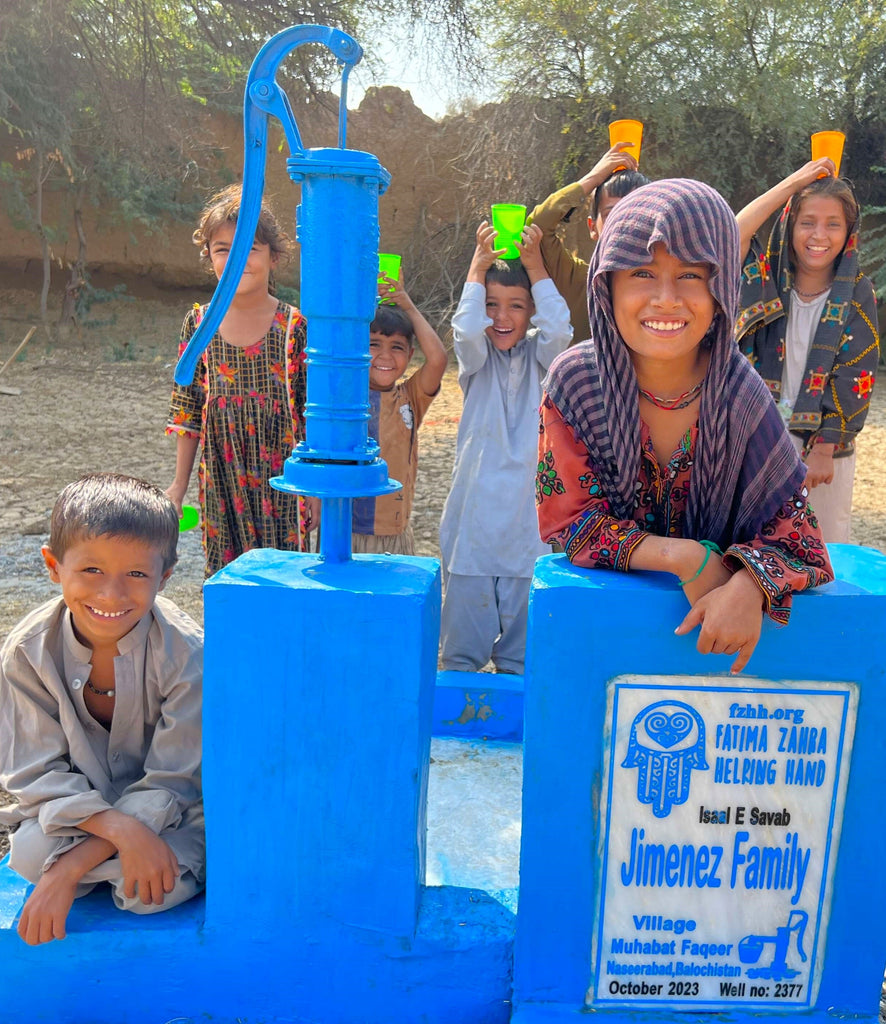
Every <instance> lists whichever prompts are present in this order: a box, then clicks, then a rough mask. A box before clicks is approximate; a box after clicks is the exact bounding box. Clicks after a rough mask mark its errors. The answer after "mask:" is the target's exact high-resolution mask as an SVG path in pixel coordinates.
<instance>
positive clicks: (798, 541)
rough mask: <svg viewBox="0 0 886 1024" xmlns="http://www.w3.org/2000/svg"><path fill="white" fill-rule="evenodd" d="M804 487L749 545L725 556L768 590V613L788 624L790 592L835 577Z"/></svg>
mask: <svg viewBox="0 0 886 1024" xmlns="http://www.w3.org/2000/svg"><path fill="white" fill-rule="evenodd" d="M807 498H808V491H807V490H806V488H805V487H803V488H802V489H801V490H800V491H799V492H798V493H797V494H795V495H794V496H793V497H792V498H791V499H790V500H789V501H787V502H785V504H784V505H783V506H782V507H781V508H780V509H779V511H778V512H777V513H776V515H775V517H774V518H773V519H771V520H770V521H769V522H768V523H766V524H765V525H764V526H763V528H762V529H761V530H760V535H759V536H758V537H755V538H754V539H753V540H752V541H750V543H748V544H733V545H731V546H730V547H729V548H728V549H727V551H726V554H725V555H724V558H723V561H724V564H725V565H726V566H727V568H730V569H736V570H737V569H739V568H745V569H747V570H748V572H749V573H750V574H751V576H752V577H753V578H754V581H755V583H756V584H757V586H758V587H759V588H760V589H761V590H762V591H763V595H764V597H765V599H766V611H767V612H768V614H769V615H770V617H771V618H772V619H774V620H775V621H776V622H778V623H780V624H782V625H784V624H785V623H787V621H788V618H789V616H790V611H791V594H792V593H794V592H795V591H800V590H808V589H809V588H810V587H817V586H819V585H820V584H822V583H830V581H831V580H832V579H833V578H834V571H833V569H832V568H831V560H830V557H829V556H828V550H827V548H826V547H825V544H824V541H823V540H822V537H821V530H820V529H819V527H818V520H817V519H816V518H815V513H814V512H813V510H812V509H810V507H809V504H808V501H807Z"/></svg>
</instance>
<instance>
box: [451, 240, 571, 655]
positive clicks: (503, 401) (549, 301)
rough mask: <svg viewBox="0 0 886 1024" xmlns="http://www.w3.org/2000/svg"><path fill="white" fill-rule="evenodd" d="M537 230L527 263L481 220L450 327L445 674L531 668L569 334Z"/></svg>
mask: <svg viewBox="0 0 886 1024" xmlns="http://www.w3.org/2000/svg"><path fill="white" fill-rule="evenodd" d="M541 234H542V233H541V229H540V228H538V227H537V226H535V225H532V226H529V227H527V228H526V229H525V230H524V232H523V241H522V244H520V243H518V248H519V250H520V260H519V261H517V260H508V261H505V260H500V259H497V258H496V257H497V256H499V255H500V251H496V250H494V249H493V247H492V243H493V238H494V236H495V231H494V229H493V228H492V227H490V226H489V224H487V223H486V222H485V221H484V222H483V223H482V224H481V225H480V227H479V228H478V229H477V247H476V249H475V250H474V256H473V258H472V260H471V265H470V267H469V269H468V277H467V281H466V283H465V286H464V289H463V291H462V295H461V299H460V301H459V304H458V309H457V310H456V312H455V316H454V317H453V320H452V330H453V336H454V340H455V354H456V356H457V357H458V382H459V385H460V386H461V389H462V391H463V392H464V408H463V410H462V417H461V421H460V423H459V427H458V441H457V444H456V454H455V466H454V468H453V471H452V488H451V490H450V492H449V496H448V498H447V499H446V505H445V507H444V509H443V519H442V521H441V523H440V548H441V550H442V553H443V567H444V582H445V588H446V593H445V596H444V599H443V611H442V616H441V634H442V641H443V651H442V653H443V667H444V668H445V669H452V670H461V671H476V670H477V669H480V668H482V667H483V666H484V665H485V664H486V662H487V661H488V660H489V659H490V658H492V661H493V662H494V664H495V666H496V668H497V669H498V670H499V671H502V672H516V673H520V672H522V671H523V664H524V657H525V648H526V610H527V602H528V598H529V583H530V580H531V577H532V570H533V566H534V565H535V559H536V558H537V557H538V556H539V555H544V554H548V553H549V552H550V548H549V547H548V546H547V545H545V544H543V543H542V542H541V541H540V540H539V536H538V520H537V517H536V512H535V472H536V467H537V465H538V453H537V447H538V407H539V403H540V401H541V381H542V378H543V377H544V375H545V373H546V372H547V369H548V367H549V366H550V365H551V362H552V361H553V359H554V357H555V356H557V355H559V353H560V352H562V351H563V350H564V349H565V348H566V346H567V345H568V344H569V341H570V339H571V337H572V330H571V328H570V326H569V310H568V309H567V306H566V303H565V302H564V301H563V299H562V298H561V297H560V295H559V294H558V293H557V289H556V288H555V287H554V283H553V281H551V279H550V277H549V276H548V273H547V271H546V270H545V265H544V262H543V260H542V257H541V253H540V251H539V243H540V240H541Z"/></svg>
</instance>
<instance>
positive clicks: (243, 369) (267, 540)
mask: <svg viewBox="0 0 886 1024" xmlns="http://www.w3.org/2000/svg"><path fill="white" fill-rule="evenodd" d="M205 308H206V307H205V306H196V307H195V308H194V309H193V310H191V312H189V313H188V315H187V316H186V317H185V321H184V324H183V325H182V333H181V344H180V346H179V354H181V352H182V351H184V348H185V346H186V345H187V343H188V341H189V340H190V338H191V336H192V335H193V334H194V332H195V331H196V329H197V325H198V324H199V323H200V320H201V318H202V316H203V313H204V312H205ZM305 342H306V334H305V320H304V317H303V316H302V315H301V313H299V311H298V310H297V309H295V308H294V307H292V306H289V305H287V304H286V303H285V302H281V303H279V304H278V306H277V312H276V314H275V316H274V322H273V324H272V325H271V329H270V330H269V331H268V333H267V334H266V335H265V337H264V338H263V339H262V340H261V341H259V342H257V343H256V344H254V345H250V346H249V347H247V348H241V347H238V346H236V345H231V344H229V343H228V342H226V341H225V340H224V339H223V338H222V337H221V335H220V334H216V335H215V337H214V338H213V339H212V341H211V342H210V343H209V346H208V348H207V349H206V352H205V353H204V355H203V359H202V360H201V361H200V363H199V364H198V367H197V372H196V374H195V376H194V382H193V383H192V384H191V385H189V386H188V387H182V386H180V385H178V384H176V385H175V386H174V387H173V391H172V400H171V402H170V408H169V421H168V424H167V427H166V432H167V434H186V435H189V436H192V437H199V438H200V445H201V458H200V505H201V508H202V509H203V546H204V550H205V552H206V575H207V576H210V575H212V573H214V572H217V571H218V570H219V569H220V568H221V567H222V566H223V565H225V564H226V563H227V562H230V561H232V560H233V559H234V558H236V557H237V556H238V555H240V554H242V553H243V552H244V551H248V550H250V549H251V548H258V547H270V548H279V549H281V550H286V551H299V550H303V548H304V530H303V527H302V524H301V517H300V514H299V501H298V499H297V498H296V497H295V496H294V495H290V494H286V493H284V492H281V491H276V490H274V489H273V488H272V487H271V486H270V484H269V483H268V481H269V479H270V478H271V477H273V476H279V475H280V474H281V473H282V472H283V463H284V461H285V460H286V459H287V458H288V457H289V454H290V452H291V451H292V448H293V445H294V444H296V443H297V442H298V441H300V440H301V439H302V438H303V436H304V423H303V414H304V403H305Z"/></svg>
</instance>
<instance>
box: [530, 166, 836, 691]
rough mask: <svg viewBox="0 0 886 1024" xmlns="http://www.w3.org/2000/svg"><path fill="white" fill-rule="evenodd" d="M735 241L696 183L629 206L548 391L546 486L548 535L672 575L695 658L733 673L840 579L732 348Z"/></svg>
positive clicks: (599, 557) (586, 561)
mask: <svg viewBox="0 0 886 1024" xmlns="http://www.w3.org/2000/svg"><path fill="white" fill-rule="evenodd" d="M738 248H739V246H738V228H737V226H736V223H735V217H734V215H733V213H732V211H731V210H730V209H729V207H728V206H727V204H726V201H725V200H724V199H723V198H722V196H720V195H719V194H718V193H717V192H715V191H714V190H713V189H712V188H710V187H709V186H707V185H704V184H702V183H701V182H698V181H687V180H674V181H659V182H653V183H652V184H650V185H645V186H644V187H643V188H640V189H637V190H636V191H635V192H632V193H631V194H630V195H629V196H626V197H625V198H624V199H622V200H621V201H620V202H619V204H618V206H616V208H615V209H614V210H613V211H612V213H611V214H610V215H609V218H608V220H607V221H606V226H605V228H604V229H603V235H602V237H601V240H600V244H599V245H598V246H597V248H596V250H595V251H594V255H593V259H592V261H591V266H590V273H589V277H588V294H589V300H590V301H589V312H590V323H591V339H590V341H587V342H585V343H584V344H581V345H576V346H575V348H572V349H570V350H569V351H568V352H565V353H564V354H563V355H561V356H558V358H557V359H556V360H555V361H554V363H553V364H552V366H551V370H550V373H549V374H548V378H547V380H546V381H545V383H544V395H543V398H542V409H541V413H542V416H541V431H540V438H539V464H538V476H537V481H536V483H537V486H536V497H537V504H538V519H539V528H540V531H541V537H542V540H545V541H548V542H551V541H556V542H557V543H559V544H560V546H561V547H562V549H563V550H564V551H565V553H566V555H567V557H568V558H569V560H570V561H571V562H572V563H573V564H575V565H578V566H583V567H586V568H600V569H603V570H607V569H608V570H621V571H628V570H636V569H644V570H653V571H656V572H669V573H672V574H673V575H674V576H675V577H676V580H677V582H678V583H679V585H680V586H681V587H682V588H683V593H684V594H685V595H686V598H687V601H688V602H689V604H690V605H691V608H690V609H689V610H688V614H687V615H686V616H685V618H684V619H683V621H682V622H681V623H680V624H679V625H678V626H677V629H676V632H677V633H678V634H681V635H682V634H686V633H689V632H690V631H691V630H692V629H694V628H695V627H696V626H700V627H701V629H700V633H699V637H698V641H697V647H698V650H699V651H701V652H702V653H703V654H704V653H715V654H728V655H736V656H737V657H735V660H734V661H733V663H732V671H733V672H739V671H741V669H742V668H744V666H745V665H746V664H747V662H748V659H749V658H750V656H751V653H752V652H753V650H754V647H755V646H756V643H757V640H758V639H759V636H760V629H761V625H762V617H763V614H764V613H767V614H768V615H769V616H770V617H771V618H773V619H774V620H775V621H776V622H781V623H785V622H787V620H788V615H789V612H790V605H791V598H792V595H793V593H794V592H796V591H799V590H804V589H806V588H808V587H814V586H817V585H818V584H820V583H826V582H828V581H829V580H831V579H832V578H833V572H832V569H831V565H830V561H829V559H828V554H827V550H826V548H825V545H824V543H823V541H822V538H821V532H820V530H819V528H818V524H817V523H816V521H815V517H814V516H813V515H812V513H811V510H810V508H809V506H808V504H807V501H806V498H807V494H806V488H805V486H804V483H803V480H804V477H805V475H806V471H805V467H804V466H803V464H802V462H801V461H800V457H799V455H798V454H797V452H796V451H795V449H794V446H793V445H792V444H791V441H790V439H789V437H788V435H787V432H786V430H785V428H784V424H783V423H782V420H781V417H780V416H779V414H778V411H777V410H776V408H775V404H774V403H773V401H772V398H771V397H770V395H769V392H768V390H767V389H766V386H765V385H764V383H763V381H762V380H761V379H760V378H759V377H758V376H757V374H756V373H755V372H754V370H753V368H752V367H751V366H750V364H749V363H748V361H747V360H746V359H745V358H744V356H742V355H741V354H740V352H739V351H738V348H737V347H736V345H735V342H734V340H733V324H734V322H735V314H736V310H737V306H738V291H739V262H738ZM637 614H638V616H641V615H642V610H641V609H638V611H637ZM675 625H676V624H675Z"/></svg>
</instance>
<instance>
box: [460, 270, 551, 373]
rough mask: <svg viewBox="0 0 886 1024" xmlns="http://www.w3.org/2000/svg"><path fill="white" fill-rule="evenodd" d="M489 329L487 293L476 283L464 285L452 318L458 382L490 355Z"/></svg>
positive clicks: (469, 282) (490, 323) (466, 282)
mask: <svg viewBox="0 0 886 1024" xmlns="http://www.w3.org/2000/svg"><path fill="white" fill-rule="evenodd" d="M491 325H492V320H490V318H489V317H488V316H487V315H486V289H485V288H484V287H483V285H482V284H478V283H477V282H476V281H465V286H464V288H462V292H461V298H460V299H459V300H458V308H457V309H456V311H455V315H454V316H453V318H452V340H453V346H454V348H455V356H456V358H457V359H458V378H459V380H460V381H461V380H463V379H464V378H465V377H470V376H471V375H472V374H475V373H476V372H477V371H478V370H479V369H480V368H481V367H482V366H483V364H484V363H485V362H486V357H487V355H488V353H489V345H488V342H487V340H486V328H487V327H490V326H491ZM551 358H553V357H551Z"/></svg>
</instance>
